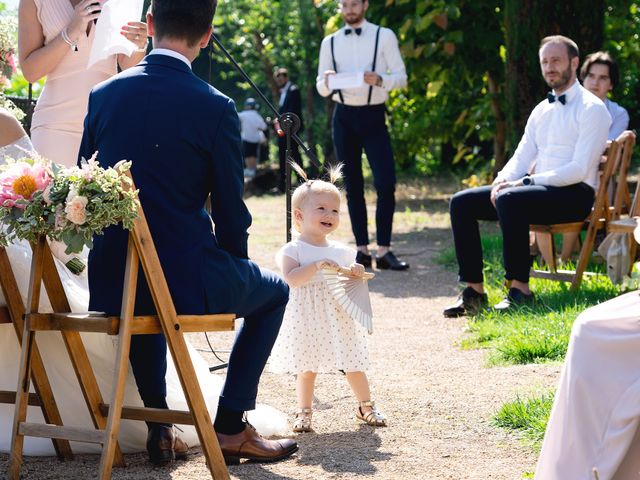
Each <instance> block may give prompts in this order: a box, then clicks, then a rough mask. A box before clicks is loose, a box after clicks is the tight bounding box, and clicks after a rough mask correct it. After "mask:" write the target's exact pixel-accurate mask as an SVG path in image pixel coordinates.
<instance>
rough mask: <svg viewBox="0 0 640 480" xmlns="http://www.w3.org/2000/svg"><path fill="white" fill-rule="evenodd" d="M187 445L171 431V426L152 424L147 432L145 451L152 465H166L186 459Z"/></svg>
mask: <svg viewBox="0 0 640 480" xmlns="http://www.w3.org/2000/svg"><path fill="white" fill-rule="evenodd" d="M188 451H189V446H188V445H187V444H186V443H185V442H184V441H183V440H182V439H181V438H180V437H178V436H177V435H175V434H174V432H173V427H167V426H165V425H153V426H152V427H151V428H150V429H149V433H148V434H147V453H148V454H149V461H150V462H151V463H153V464H154V465H158V466H162V465H167V464H169V463H171V462H173V461H174V460H176V459H177V460H186V458H187V453H188Z"/></svg>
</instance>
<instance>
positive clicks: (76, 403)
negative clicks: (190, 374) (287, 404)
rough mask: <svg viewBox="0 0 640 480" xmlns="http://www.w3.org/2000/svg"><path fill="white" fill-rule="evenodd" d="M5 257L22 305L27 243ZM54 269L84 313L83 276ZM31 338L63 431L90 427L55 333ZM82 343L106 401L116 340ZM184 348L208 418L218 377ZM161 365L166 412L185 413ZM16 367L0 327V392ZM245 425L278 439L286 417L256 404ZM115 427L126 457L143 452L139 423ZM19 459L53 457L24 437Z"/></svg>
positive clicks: (6, 427) (1, 433) (189, 434)
mask: <svg viewBox="0 0 640 480" xmlns="http://www.w3.org/2000/svg"><path fill="white" fill-rule="evenodd" d="M7 253H8V255H9V259H10V261H11V266H12V268H13V270H14V274H15V276H16V280H17V282H18V286H19V288H20V291H21V293H22V295H23V301H25V302H26V292H27V285H28V279H29V270H30V263H31V249H30V247H29V246H28V244H26V243H20V244H16V245H12V246H10V247H9V248H8V249H7ZM84 253H85V254H84V255H83V256H84V258H85V259H86V253H87V252H84ZM56 266H57V268H58V272H59V273H60V276H61V279H62V282H63V284H64V287H65V291H66V293H67V296H68V297H69V303H70V305H71V309H72V311H79V312H80V311H86V310H87V307H88V304H89V293H88V287H87V276H86V271H85V272H83V273H82V274H81V275H73V274H72V273H70V272H69V271H68V270H67V269H66V268H65V267H64V265H63V263H62V262H61V261H60V260H58V259H57V258H56ZM43 291H44V289H43ZM0 302H2V304H4V298H1V295H0ZM40 310H41V311H51V306H50V305H49V302H48V300H47V299H46V297H44V296H43V299H42V301H41V305H40ZM36 339H37V344H38V348H39V350H40V353H41V355H42V357H43V360H44V365H45V368H46V370H47V375H48V377H49V381H50V382H51V385H52V388H53V393H54V396H55V400H56V403H57V405H58V408H59V410H60V415H61V416H62V420H63V422H64V424H65V425H66V426H76V427H91V426H92V425H93V424H92V422H91V418H90V416H89V412H88V410H87V407H86V404H85V402H84V397H83V396H82V393H81V391H80V387H79V385H78V381H77V379H76V376H75V373H74V371H73V368H72V366H71V362H70V360H69V357H68V355H67V351H66V348H65V346H64V343H63V341H62V337H61V335H60V333H59V332H38V334H37V336H36ZM82 339H83V342H84V344H85V348H86V350H87V353H88V355H89V359H90V362H91V366H92V367H93V370H94V372H95V375H96V379H97V381H98V385H99V387H100V390H101V392H102V396H103V398H104V399H105V401H108V400H107V399H108V396H109V395H110V392H111V384H112V380H113V371H114V364H115V355H116V351H117V337H112V336H108V335H105V334H97V333H84V334H82ZM187 346H188V348H189V352H190V354H191V359H192V361H193V365H194V368H195V370H196V374H197V376H198V381H199V382H200V387H201V388H202V392H203V394H204V397H205V401H206V403H207V407H208V410H209V414H210V415H211V417H212V418H214V417H215V412H216V409H217V402H218V397H219V395H220V391H221V389H222V385H223V383H224V377H223V376H221V375H214V374H211V373H210V372H209V368H208V365H207V364H206V362H205V360H204V359H203V358H202V356H201V355H200V354H199V353H198V352H197V351H196V350H195V348H194V347H193V346H192V345H191V344H187ZM167 361H168V368H167V377H166V379H167V403H168V404H169V407H170V408H173V409H180V410H187V409H188V407H187V403H186V400H185V398H184V394H183V392H182V387H181V385H180V381H179V379H178V375H177V373H176V370H175V366H174V364H173V360H172V358H171V355H170V354H168V358H167ZM19 362H20V345H19V343H18V341H17V337H16V335H15V331H14V328H13V325H10V324H5V325H0V390H9V391H14V390H15V389H16V385H17V377H18V365H19ZM32 391H33V386H32ZM125 405H127V406H142V401H141V400H140V396H139V394H138V390H137V387H136V384H135V380H134V378H133V375H132V374H131V371H129V375H128V377H127V383H126V389H125ZM13 412H14V406H13V405H6V404H0V451H2V452H8V451H9V450H10V442H11V427H12V424H13ZM27 419H28V421H33V422H42V421H43V417H42V412H41V410H40V408H39V407H29V409H28V413H27ZM249 421H250V422H251V423H252V424H253V425H254V426H255V427H256V428H257V430H258V431H259V432H260V433H261V434H262V435H265V436H270V435H284V434H285V433H286V432H287V429H288V427H287V419H286V416H285V415H284V414H283V413H281V412H279V411H278V410H276V409H274V408H272V407H269V406H266V405H258V407H257V409H256V410H254V411H252V412H249ZM120 425H121V426H120V435H119V442H120V446H121V448H122V449H123V451H124V452H125V453H130V452H137V451H142V450H144V449H145V442H146V438H147V427H146V425H145V423H144V422H140V421H130V420H123V421H122V422H121V424H120ZM180 428H181V429H182V430H183V431H184V433H181V436H182V437H183V439H184V440H185V441H186V442H187V443H188V444H189V445H190V446H194V445H198V444H199V441H198V436H197V434H196V431H195V428H193V427H192V426H180ZM71 447H72V449H73V451H74V452H75V453H97V452H99V446H97V445H92V444H86V443H74V442H72V444H71ZM24 454H25V455H54V454H55V452H54V450H53V444H52V443H51V441H50V440H47V439H40V438H31V437H27V438H25V444H24Z"/></svg>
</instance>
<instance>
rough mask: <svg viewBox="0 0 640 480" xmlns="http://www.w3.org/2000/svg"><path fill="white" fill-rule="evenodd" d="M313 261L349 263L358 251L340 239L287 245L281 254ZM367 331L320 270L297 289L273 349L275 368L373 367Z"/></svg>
mask: <svg viewBox="0 0 640 480" xmlns="http://www.w3.org/2000/svg"><path fill="white" fill-rule="evenodd" d="M283 255H286V256H288V257H291V258H293V259H295V260H296V261H297V262H298V263H299V264H300V265H307V264H309V263H312V262H317V261H318V260H323V259H325V258H328V259H331V260H334V261H336V262H337V263H338V264H340V265H342V266H349V265H351V264H352V263H353V262H354V261H355V257H356V252H355V250H354V249H352V248H349V247H347V246H345V245H342V244H340V243H337V242H330V243H329V246H327V247H316V246H314V245H311V244H308V243H306V242H303V241H301V240H293V241H291V242H289V243H287V244H286V245H285V246H284V247H282V249H281V250H280V251H279V252H278V255H277V257H276V259H277V262H278V265H282V261H281V259H282V256H283ZM366 335H367V331H366V329H365V328H364V327H363V326H362V325H360V324H359V323H357V322H355V321H354V320H353V319H352V318H351V317H349V316H348V315H346V314H345V313H344V310H343V309H342V308H341V307H340V305H338V303H337V302H336V300H335V299H334V298H333V296H332V295H331V293H329V290H328V288H327V284H326V281H325V280H324V279H323V277H322V273H321V272H318V273H316V275H315V276H314V277H313V278H312V279H311V280H310V281H309V282H307V283H306V284H304V285H302V286H300V287H297V288H291V292H290V296H289V303H288V304H287V309H286V311H285V314H284V319H283V322H282V327H281V328H280V333H279V335H278V339H277V340H276V343H275V345H274V347H273V350H272V352H271V359H270V362H269V370H270V371H272V372H276V373H299V372H307V371H310V372H328V371H332V370H344V371H347V372H355V371H365V370H367V369H368V368H369V353H368V350H367V338H366Z"/></svg>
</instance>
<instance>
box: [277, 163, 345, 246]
mask: <svg viewBox="0 0 640 480" xmlns="http://www.w3.org/2000/svg"><path fill="white" fill-rule="evenodd" d="M289 163H290V164H291V168H293V169H294V170H295V171H296V173H297V174H298V175H299V176H300V178H302V179H303V180H304V182H303V183H302V184H300V185H298V186H297V187H296V189H295V190H294V191H293V193H292V194H291V209H292V212H291V213H292V214H293V213H294V212H295V210H296V209H300V208H302V205H304V202H305V201H306V200H307V198H309V196H310V195H311V194H313V193H333V194H335V195H336V197H337V198H338V201H340V190H339V189H338V187H336V185H335V183H336V182H337V181H338V180H340V179H341V178H342V164H339V165H335V166H333V165H332V166H330V167H329V169H328V173H329V181H328V182H327V181H326V180H319V179H316V180H309V177H308V176H307V174H306V172H305V171H304V170H303V169H302V167H301V166H300V165H298V164H297V163H295V162H289ZM291 233H292V234H293V235H294V236H298V235H300V233H301V232H300V225H299V222H298V221H296V218H295V215H293V226H292V227H291Z"/></svg>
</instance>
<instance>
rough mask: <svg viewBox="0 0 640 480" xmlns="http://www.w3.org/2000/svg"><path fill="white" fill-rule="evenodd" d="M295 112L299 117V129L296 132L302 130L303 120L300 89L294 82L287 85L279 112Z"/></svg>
mask: <svg viewBox="0 0 640 480" xmlns="http://www.w3.org/2000/svg"><path fill="white" fill-rule="evenodd" d="M287 112H289V113H295V114H296V115H297V116H298V118H299V119H300V130H298V133H302V132H303V131H304V121H303V120H302V97H301V95H300V89H299V88H298V86H297V85H296V84H295V83H292V84H290V85H289V88H288V90H287V93H286V94H285V96H284V102H283V103H282V106H281V107H280V113H281V114H282V113H287Z"/></svg>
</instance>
